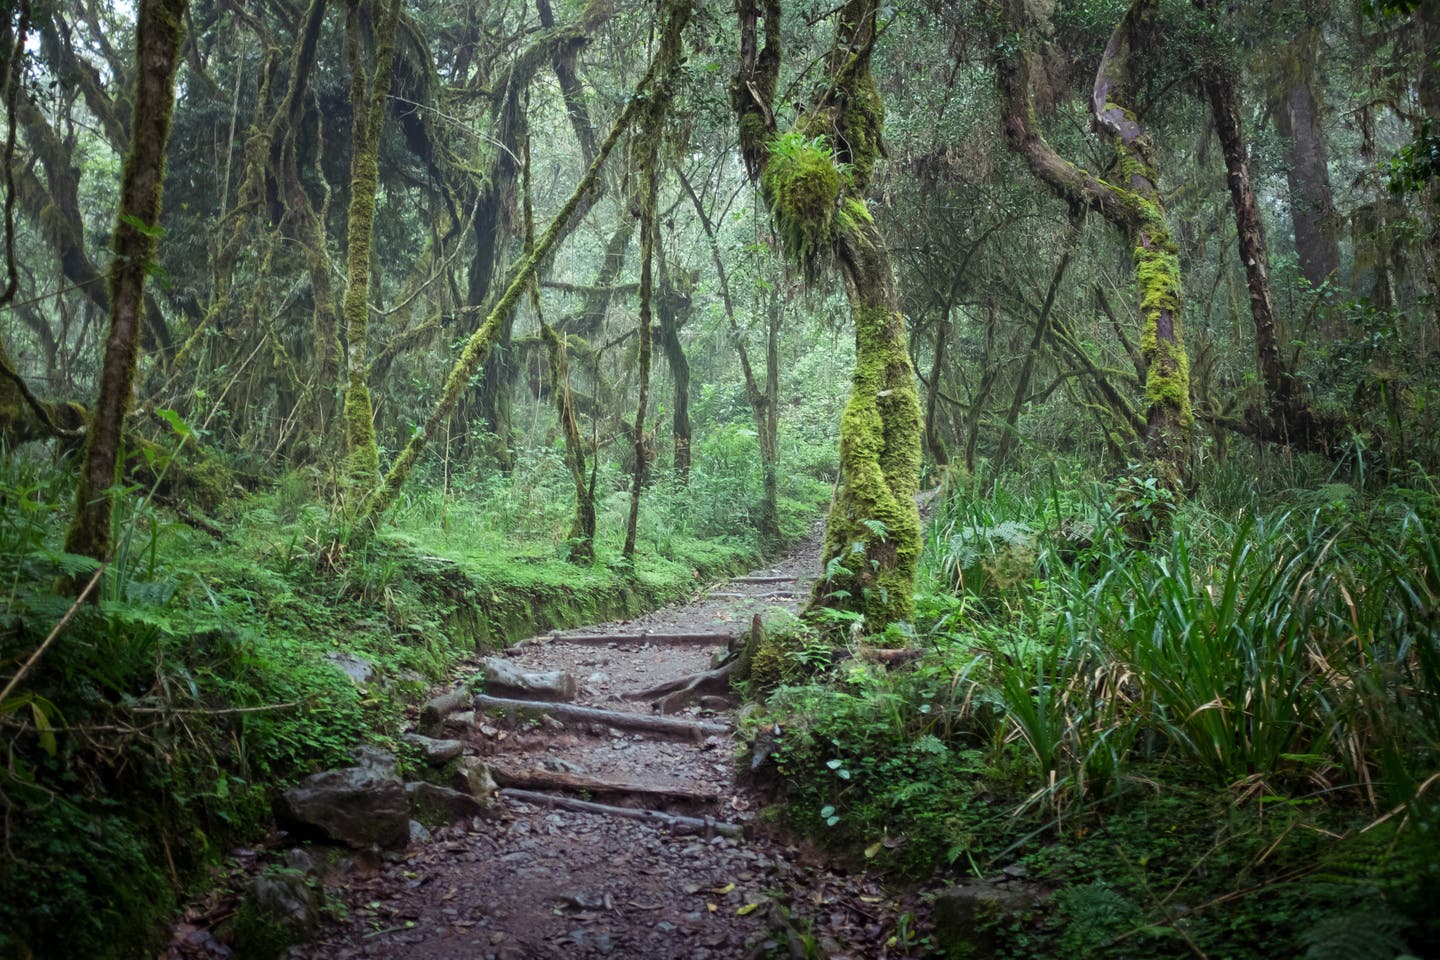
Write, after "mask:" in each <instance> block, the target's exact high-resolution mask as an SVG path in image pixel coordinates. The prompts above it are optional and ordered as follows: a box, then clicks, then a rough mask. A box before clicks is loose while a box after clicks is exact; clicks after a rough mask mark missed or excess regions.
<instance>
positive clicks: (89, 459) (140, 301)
mask: <svg viewBox="0 0 1440 960" xmlns="http://www.w3.org/2000/svg"><path fill="white" fill-rule="evenodd" d="M185 5H186V0H141V3H140V7H139V11H138V13H137V16H136V24H135V38H136V40H135V63H136V70H135V106H134V114H133V117H132V119H131V122H130V130H131V141H130V151H129V153H127V154H126V156H125V165H124V168H123V170H122V171H121V178H120V215H119V217H118V218H117V220H116V224H115V254H114V259H113V260H112V265H111V268H110V333H109V336H108V337H107V339H106V342H105V356H104V359H103V360H102V362H101V367H100V387H99V392H98V394H97V396H96V400H95V413H94V416H93V417H92V418H91V421H90V431H89V438H88V440H87V443H86V446H85V458H84V462H83V463H82V465H81V469H80V482H79V485H78V487H77V489H76V492H75V517H74V520H73V521H72V523H71V525H70V529H69V531H68V532H67V533H66V536H65V549H66V551H67V552H69V553H77V554H84V555H85V556H89V557H94V558H95V559H97V560H104V559H105V558H106V557H107V556H108V555H109V553H110V547H111V540H110V518H111V511H112V502H111V493H110V488H111V486H112V485H113V484H114V483H115V478H116V467H117V464H118V463H119V458H120V443H121V437H122V434H123V432H124V425H125V415H126V414H127V413H128V412H129V410H130V406H131V403H132V402H133V399H134V398H133V392H134V379H135V367H136V363H137V361H138V359H139V352H140V326H141V323H142V317H143V314H144V303H145V276H146V274H147V273H148V272H149V270H150V269H151V267H152V265H153V260H154V256H155V249H156V245H157V241H158V238H159V232H160V231H159V223H160V195H161V189H162V186H163V183H164V176H165V144H166V142H167V141H168V140H169V137H170V119H171V111H172V110H173V108H174V105H175V67H176V64H177V62H178V61H179V55H180V44H181V41H182V40H183V38H184V28H183V27H182V26H181V23H182V21H183V20H184V16H185Z"/></svg>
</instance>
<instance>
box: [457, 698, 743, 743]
mask: <svg viewBox="0 0 1440 960" xmlns="http://www.w3.org/2000/svg"><path fill="white" fill-rule="evenodd" d="M474 702H475V706H476V708H477V709H480V710H485V711H487V712H488V711H492V710H505V711H507V712H514V713H522V712H523V713H531V714H534V715H536V716H540V715H541V714H546V713H548V714H549V715H550V716H552V717H554V718H556V719H557V720H570V721H573V722H576V723H603V724H605V725H606V726H607V727H615V728H616V729H618V730H633V731H635V732H636V733H648V734H650V735H652V736H658V737H667V738H672V739H680V740H696V741H700V740H704V739H705V738H706V737H723V736H727V735H729V733H730V728H729V727H727V726H725V725H724V724H720V723H705V722H704V721H701V720H679V719H676V718H674V717H656V716H651V715H650V714H645V713H626V712H624V711H623V710H601V709H600V708H598V707H581V706H577V705H575V704H573V703H549V702H546V701H544V700H509V699H506V698H504V697H491V696H486V695H485V694H477V695H476V696H475V701H474Z"/></svg>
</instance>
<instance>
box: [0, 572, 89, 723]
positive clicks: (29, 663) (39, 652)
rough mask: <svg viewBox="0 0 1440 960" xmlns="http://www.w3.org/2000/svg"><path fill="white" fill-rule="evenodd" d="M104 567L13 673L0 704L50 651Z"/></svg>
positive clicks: (0, 694) (1, 692)
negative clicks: (36, 662)
mask: <svg viewBox="0 0 1440 960" xmlns="http://www.w3.org/2000/svg"><path fill="white" fill-rule="evenodd" d="M105 566H106V565H105V564H103V563H102V564H100V567H99V569H97V570H96V571H95V573H94V574H93V575H92V576H91V577H90V582H89V583H87V584H85V589H84V590H81V591H80V596H78V597H76V598H75V602H74V603H72V604H70V609H69V610H66V611H65V616H63V617H61V618H60V622H59V623H57V624H55V626H54V627H53V628H52V629H51V631H50V635H49V636H48V637H46V638H45V641H44V642H43V643H41V644H40V646H38V647H36V648H35V652H34V653H32V654H30V659H28V660H26V661H25V662H24V663H23V664H22V665H21V666H20V669H19V670H16V671H15V676H13V677H11V678H10V682H9V683H7V684H5V689H4V690H0V703H4V702H5V698H7V697H8V696H10V691H12V690H14V689H15V687H16V686H17V685H19V683H20V680H21V678H22V677H24V676H25V674H26V673H27V672H29V670H30V668H31V667H33V666H35V661H37V660H39V659H40V657H41V656H43V655H44V653H45V651H46V650H48V649H50V644H52V643H54V642H55V638H56V637H58V636H60V631H61V630H63V629H65V624H67V623H69V622H70V618H71V617H73V616H75V611H76V610H79V609H80V605H81V604H82V603H84V602H85V598H86V597H88V596H90V591H91V590H94V589H95V584H97V583H99V582H100V577H101V575H102V574H104V573H105Z"/></svg>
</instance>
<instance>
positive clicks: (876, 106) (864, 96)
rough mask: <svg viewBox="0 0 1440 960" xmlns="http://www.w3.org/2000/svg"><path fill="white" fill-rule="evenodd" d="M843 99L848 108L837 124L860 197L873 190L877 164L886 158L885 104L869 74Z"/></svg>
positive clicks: (852, 185) (854, 83)
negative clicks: (884, 136) (872, 182)
mask: <svg viewBox="0 0 1440 960" xmlns="http://www.w3.org/2000/svg"><path fill="white" fill-rule="evenodd" d="M841 95H842V96H843V97H844V101H845V102H844V106H843V108H842V109H841V111H840V114H839V120H838V122H837V124H836V128H837V132H838V133H839V136H840V140H841V142H843V143H844V144H845V150H846V153H847V156H846V158H845V159H846V162H847V164H848V171H849V180H850V189H851V191H853V192H854V193H855V194H860V193H863V192H864V191H865V189H866V188H867V187H868V186H870V181H871V179H873V177H874V174H875V163H876V161H878V160H879V159H880V158H881V157H883V156H884V155H885V145H884V139H883V136H882V131H883V130H884V128H885V101H884V100H883V99H882V98H881V96H880V88H879V87H878V86H876V84H875V78H874V77H873V76H871V75H870V72H869V71H868V70H866V71H863V72H859V73H857V75H856V76H855V78H854V79H853V80H851V81H850V83H849V84H847V85H846V86H845V88H844V89H843V91H841Z"/></svg>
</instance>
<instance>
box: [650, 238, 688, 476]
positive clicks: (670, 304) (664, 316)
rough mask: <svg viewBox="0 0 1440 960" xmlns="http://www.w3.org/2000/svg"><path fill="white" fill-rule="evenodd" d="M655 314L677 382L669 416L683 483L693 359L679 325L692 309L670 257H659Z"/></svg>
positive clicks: (686, 458)
mask: <svg viewBox="0 0 1440 960" xmlns="http://www.w3.org/2000/svg"><path fill="white" fill-rule="evenodd" d="M655 306H656V313H657V314H658V316H659V317H660V346H661V348H663V349H664V351H665V363H666V365H667V366H668V367H669V368H670V379H671V381H672V382H673V384H674V388H675V389H674V393H673V395H672V402H671V406H672V407H673V408H674V412H673V414H672V415H671V418H670V428H671V433H672V434H673V436H674V442H675V475H676V477H678V478H679V480H680V482H681V483H688V482H689V480H690V361H689V360H688V359H686V357H685V346H684V344H682V343H681V342H680V327H681V326H682V325H683V324H684V322H685V319H686V317H687V316H688V315H689V312H690V295H689V294H688V293H687V292H685V291H682V290H680V289H678V288H677V287H676V285H675V282H674V278H673V277H672V276H671V274H670V270H669V267H668V266H667V260H666V258H665V257H664V256H663V255H662V256H661V257H660V298H659V300H657V301H656V304H655Z"/></svg>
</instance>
